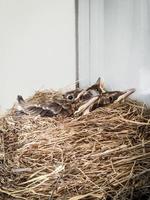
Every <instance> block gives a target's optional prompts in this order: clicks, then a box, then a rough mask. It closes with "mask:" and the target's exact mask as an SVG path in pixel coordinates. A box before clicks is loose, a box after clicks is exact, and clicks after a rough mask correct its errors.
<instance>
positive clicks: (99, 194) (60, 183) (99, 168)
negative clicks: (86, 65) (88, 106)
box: [0, 92, 150, 200]
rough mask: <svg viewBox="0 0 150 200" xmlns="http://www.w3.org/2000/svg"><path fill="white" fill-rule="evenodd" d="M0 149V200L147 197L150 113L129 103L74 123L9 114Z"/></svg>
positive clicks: (0, 126)
mask: <svg viewBox="0 0 150 200" xmlns="http://www.w3.org/2000/svg"><path fill="white" fill-rule="evenodd" d="M36 95H37V94H36ZM36 95H34V101H36ZM39 95H42V94H41V93H40V92H39V93H38V95H37V97H38V96H39ZM49 95H50V93H49ZM52 95H53V93H52ZM30 100H32V98H31V99H30ZM0 144H1V146H0V193H1V195H0V196H1V197H0V198H1V199H6V200H8V199H11V200H12V199H18V200H19V199H26V200H36V199H42V200H68V199H69V200H79V199H80V200H81V199H82V200H92V199H93V200H96V199H97V200H98V199H100V200H103V199H107V200H111V199H116V200H125V199H144V198H145V199H146V198H147V199H148V197H149V196H150V187H149V185H150V111H149V109H148V108H146V107H145V106H144V105H142V104H140V103H138V102H135V101H133V100H126V101H125V102H123V103H119V104H114V105H110V106H107V107H103V108H99V109H96V110H95V111H93V112H91V113H90V114H88V115H85V116H80V117H75V118H73V117H72V118H71V117H68V118H63V117H55V118H41V117H34V116H26V115H23V116H17V115H16V114H15V112H14V108H13V109H12V110H11V111H10V112H9V113H8V114H6V116H4V117H2V118H1V119H0Z"/></svg>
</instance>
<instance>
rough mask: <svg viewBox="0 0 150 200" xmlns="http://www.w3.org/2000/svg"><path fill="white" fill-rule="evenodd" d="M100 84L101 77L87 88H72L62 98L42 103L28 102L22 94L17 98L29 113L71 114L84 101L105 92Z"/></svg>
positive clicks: (22, 109)
mask: <svg viewBox="0 0 150 200" xmlns="http://www.w3.org/2000/svg"><path fill="white" fill-rule="evenodd" d="M100 84H101V82H100V78H99V79H98V80H97V81H96V83H95V84H93V85H92V86H90V87H89V88H87V89H86V90H82V89H79V88H78V89H75V90H71V91H69V92H66V93H65V94H63V95H62V97H61V98H60V97H59V98H58V97H57V96H56V97H53V99H52V100H51V101H44V102H42V103H40V104H33V103H30V102H26V101H25V100H24V99H23V97H22V96H20V95H18V97H17V100H18V103H19V105H20V107H21V111H23V112H24V114H27V115H28V114H29V115H40V116H41V117H53V116H57V115H63V116H71V115H73V114H74V112H75V111H76V110H78V108H79V107H80V106H81V105H82V104H83V103H85V102H86V101H88V100H90V99H91V98H93V97H94V96H97V95H100V94H101V93H102V92H103V90H102V89H101V86H100Z"/></svg>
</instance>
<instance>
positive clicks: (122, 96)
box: [114, 88, 136, 103]
mask: <svg viewBox="0 0 150 200" xmlns="http://www.w3.org/2000/svg"><path fill="white" fill-rule="evenodd" d="M135 91H136V90H135V88H132V89H128V90H126V91H124V92H122V95H120V96H119V97H118V99H117V100H116V101H114V103H115V102H120V101H122V100H124V99H126V98H127V97H129V96H130V95H131V94H133V93H134V92H135Z"/></svg>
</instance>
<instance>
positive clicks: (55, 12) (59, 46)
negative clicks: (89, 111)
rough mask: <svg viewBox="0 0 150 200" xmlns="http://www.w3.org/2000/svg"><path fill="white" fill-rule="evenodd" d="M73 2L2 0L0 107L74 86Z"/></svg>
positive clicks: (71, 0)
mask: <svg viewBox="0 0 150 200" xmlns="http://www.w3.org/2000/svg"><path fill="white" fill-rule="evenodd" d="M74 24H75V12H74V0H63V1H62V0H0V81H1V83H0V106H1V107H2V109H4V108H9V107H10V106H11V105H12V104H13V103H14V101H15V100H16V95H17V94H22V95H23V96H25V97H27V96H29V95H32V94H33V92H34V91H35V90H38V89H47V88H53V89H55V88H63V87H65V86H66V85H69V84H71V83H73V82H74V81H75V25H74Z"/></svg>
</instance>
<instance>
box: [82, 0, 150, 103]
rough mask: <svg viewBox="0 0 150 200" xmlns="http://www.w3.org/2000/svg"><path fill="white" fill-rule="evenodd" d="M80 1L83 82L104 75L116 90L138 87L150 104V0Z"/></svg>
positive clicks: (137, 95)
mask: <svg viewBox="0 0 150 200" xmlns="http://www.w3.org/2000/svg"><path fill="white" fill-rule="evenodd" d="M79 2H80V9H79V11H80V12H79V20H80V26H79V38H80V39H81V42H80V45H79V51H80V52H79V58H80V59H79V65H80V66H79V67H80V75H79V77H80V79H81V85H83V86H84V85H87V84H90V83H92V82H94V81H95V80H96V78H97V77H98V76H101V77H103V78H104V81H105V82H106V84H107V86H108V88H110V89H113V90H125V89H128V88H132V87H135V88H136V90H137V91H136V93H135V96H136V98H138V99H142V100H144V101H145V102H146V103H148V104H150V1H149V0H80V1H79ZM87 19H88V21H89V23H87ZM84 26H86V27H84ZM87 30H89V31H88V33H87ZM83 36H84V37H83ZM82 44H86V45H84V47H83V45H82ZM87 55H88V56H87ZM87 62H88V64H87ZM85 72H86V73H85Z"/></svg>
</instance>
